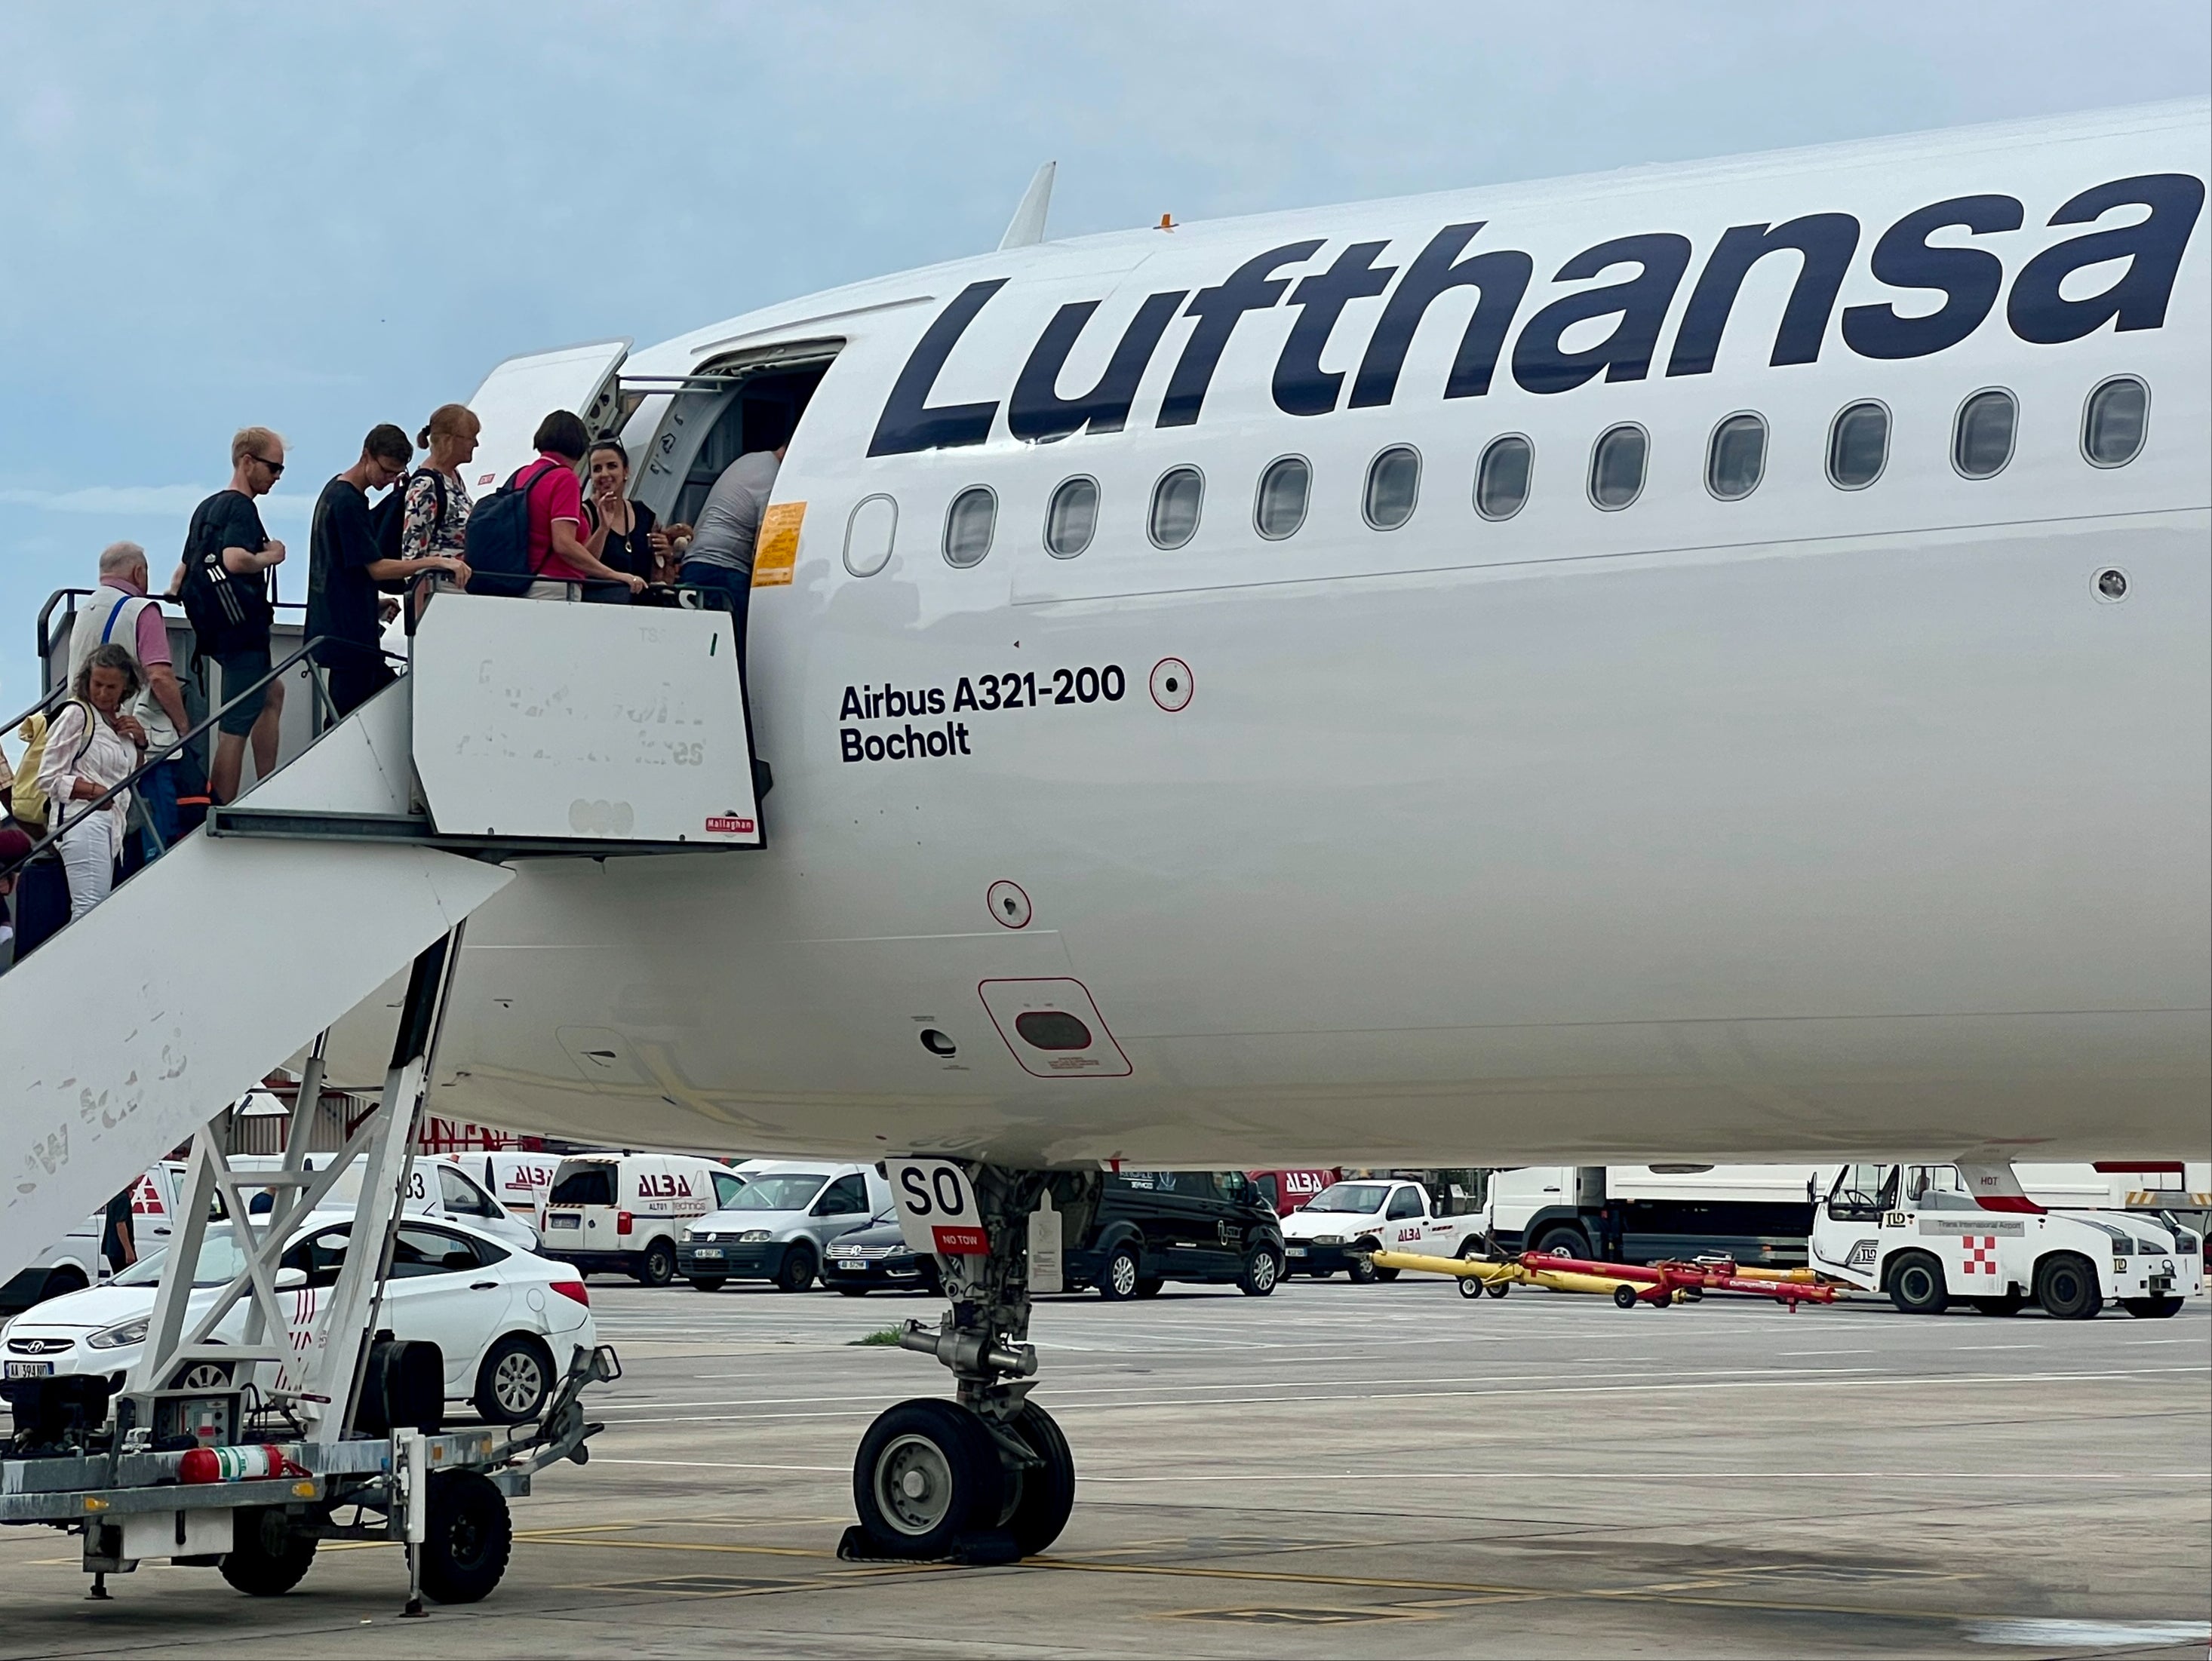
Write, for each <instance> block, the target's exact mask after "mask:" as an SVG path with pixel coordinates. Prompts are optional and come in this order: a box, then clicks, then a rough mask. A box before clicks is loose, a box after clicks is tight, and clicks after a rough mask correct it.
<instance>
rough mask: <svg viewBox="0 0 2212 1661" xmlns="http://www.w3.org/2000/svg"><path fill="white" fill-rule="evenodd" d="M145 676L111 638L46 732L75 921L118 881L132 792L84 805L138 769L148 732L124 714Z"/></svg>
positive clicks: (42, 770)
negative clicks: (118, 866)
mask: <svg viewBox="0 0 2212 1661" xmlns="http://www.w3.org/2000/svg"><path fill="white" fill-rule="evenodd" d="M145 679H146V677H145V675H144V674H143V672H142V671H141V670H140V669H139V667H138V660H137V658H134V657H132V656H131V653H130V652H129V651H128V650H127V649H126V648H125V647H123V646H118V645H116V644H115V642H114V641H112V640H110V641H108V642H106V644H105V645H102V646H95V647H94V648H93V651H92V655H91V656H90V657H88V658H86V659H85V660H84V667H83V668H82V669H81V670H78V671H77V676H76V684H75V685H74V686H72V687H71V688H70V694H71V695H70V700H69V701H68V702H67V703H65V704H64V705H63V706H61V709H60V710H59V711H58V712H57V713H56V714H55V716H54V718H53V721H52V724H50V725H49V726H48V727H47V729H46V754H45V755H41V756H40V758H39V788H40V789H41V790H43V791H46V801H47V802H48V803H49V804H50V806H49V808H48V809H47V817H48V819H49V821H51V823H52V828H53V829H55V830H56V831H58V832H59V833H60V840H59V844H58V846H60V848H61V855H62V870H64V873H66V874H67V876H68V877H69V892H70V921H71V922H72V923H74V922H75V921H76V919H77V918H80V917H82V916H83V915H84V914H85V913H86V912H88V911H90V910H91V909H92V908H93V907H94V906H97V905H98V904H99V903H100V901H101V900H105V899H106V898H107V894H108V891H109V890H110V889H111V888H113V887H114V886H115V862H116V859H117V858H118V856H119V855H120V854H121V853H122V852H123V834H124V824H125V820H126V819H128V818H129V816H130V813H131V792H130V791H127V790H126V791H118V792H117V793H116V795H115V797H114V798H113V799H112V800H111V801H109V802H107V803H105V804H103V805H102V806H100V807H99V808H96V809H95V808H91V807H88V806H84V805H82V804H83V803H90V802H93V801H95V800H97V799H98V798H99V797H101V796H103V795H105V794H106V792H107V791H109V790H110V789H112V787H113V786H115V785H119V784H121V783H122V782H123V781H124V780H125V779H128V778H129V777H130V776H131V773H134V772H136V771H137V767H138V763H139V761H141V760H142V759H143V756H144V755H145V752H146V729H145V728H143V727H142V726H140V725H139V724H138V722H137V718H134V717H132V716H131V715H127V714H125V713H124V712H123V706H124V705H125V704H126V703H128V702H129V701H130V700H131V698H133V697H134V696H136V695H137V691H138V688H140V687H141V686H142V685H143V684H144V683H145Z"/></svg>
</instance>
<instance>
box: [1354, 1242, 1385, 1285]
mask: <svg viewBox="0 0 2212 1661" xmlns="http://www.w3.org/2000/svg"><path fill="white" fill-rule="evenodd" d="M1381 1250H1382V1247H1380V1246H1377V1245H1376V1243H1375V1242H1374V1241H1373V1240H1362V1241H1360V1242H1359V1244H1358V1245H1357V1246H1353V1247H1352V1253H1353V1256H1352V1266H1351V1267H1350V1268H1349V1269H1347V1270H1346V1271H1345V1272H1346V1274H1348V1275H1350V1276H1352V1284H1353V1285H1355V1286H1372V1285H1374V1284H1375V1282H1376V1279H1377V1278H1378V1277H1379V1276H1380V1275H1381V1272H1382V1271H1381V1270H1377V1269H1376V1267H1375V1259H1374V1258H1373V1257H1372V1256H1370V1253H1372V1252H1379V1251H1381Z"/></svg>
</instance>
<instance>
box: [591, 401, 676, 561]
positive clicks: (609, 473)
mask: <svg viewBox="0 0 2212 1661" xmlns="http://www.w3.org/2000/svg"><path fill="white" fill-rule="evenodd" d="M586 466H587V468H588V470H589V472H590V477H591V486H592V493H591V495H590V496H589V497H588V498H587V499H586V501H585V503H584V530H585V536H584V546H585V547H586V548H588V549H591V550H592V553H593V554H594V555H597V556H598V557H599V560H600V561H601V562H602V563H604V564H605V566H606V567H608V568H609V569H611V570H613V571H618V572H620V573H623V575H624V576H626V577H642V578H643V579H645V580H646V581H647V583H648V584H650V583H673V582H674V581H675V580H676V575H675V573H676V570H677V568H678V561H677V560H676V558H675V556H674V555H673V554H672V553H671V550H670V549H669V545H668V538H667V536H665V534H664V533H663V532H662V530H661V529H660V527H659V524H656V523H655V522H654V520H653V510H652V509H651V508H650V507H648V506H646V505H645V504H644V503H643V502H634V501H632V500H630V499H629V451H627V450H625V449H623V446H622V443H621V441H620V440H619V439H594V440H593V441H592V451H591V455H590V456H589V458H587V460H586ZM592 598H593V599H596V600H615V601H627V600H628V599H629V594H628V593H627V592H625V591H623V590H620V589H594V590H593V591H592Z"/></svg>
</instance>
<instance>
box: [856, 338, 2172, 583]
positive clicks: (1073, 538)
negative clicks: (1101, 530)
mask: <svg viewBox="0 0 2212 1661" xmlns="http://www.w3.org/2000/svg"><path fill="white" fill-rule="evenodd" d="M2149 412H2150V391H2149V389H2148V387H2146V386H2145V385H2143V383H2142V381H2140V380H2138V379H2136V378H2134V377H2133V376H2130V375H2123V376H2118V377H2115V378H2114V379H2111V380H2107V381H2104V382H2102V383H2100V385H2097V386H2096V387H2094V388H2093V390H2092V391H2090V393H2089V396H2088V398H2087V401H2086V403H2084V405H2083V408H2082V415H2081V454H2082V458H2083V459H2084V460H2086V461H2087V462H2088V463H2089V464H2090V465H2091V466H2093V467H2124V466H2125V465H2126V464H2128V463H2130V462H2131V461H2133V460H2134V459H2135V458H2136V456H2137V455H2138V454H2139V453H2140V452H2142V446H2143V438H2144V435H2145V433H2146V431H2147V429H2148V415H2149ZM2018 416H2019V405H2018V403H2017V401H2016V400H2015V398H2014V397H2013V395H2012V394H2011V393H2010V392H2008V391H2003V390H2002V389H1991V390H1990V391H1981V392H1976V393H1974V394H1973V395H1972V397H1969V398H1967V399H1966V402H1965V403H1962V404H1960V406H1959V411H1958V415H1957V416H1956V417H1955V419H1954V421H1953V422H1952V431H1951V464H1952V465H1953V466H1954V468H1956V469H1957V470H1958V471H1959V473H1960V475H1961V476H1964V477H1966V478H1969V479H1986V478H1991V477H1994V476H1996V474H1998V473H2000V472H2002V471H2003V470H2004V467H2005V464H2007V463H2008V462H2009V461H2010V460H2011V459H2012V453H2013V435H2014V432H2015V427H2016V426H2017V424H2018ZM1889 429H1890V416H1889V409H1888V406H1887V405H1886V404H1882V403H1876V402H1875V401H1874V400H1872V399H1868V400H1864V401H1862V402H1860V403H1853V404H1849V405H1847V406H1845V407H1844V409H1842V410H1841V411H1839V412H1838V415H1837V416H1836V418H1835V420H1834V421H1832V422H1831V423H1830V424H1829V427H1828V444H1827V457H1826V472H1827V476H1828V482H1829V483H1831V484H1832V485H1834V486H1835V487H1836V488H1838V490H1863V489H1865V488H1867V487H1868V486H1869V485H1870V484H1872V483H1873V482H1875V480H1876V479H1878V478H1880V477H1881V474H1882V470H1884V468H1886V467H1887V465H1888V463H1889ZM1766 439H1767V427H1766V421H1765V417H1764V416H1762V415H1756V414H1753V413H1749V412H1746V413H1742V414H1738V415H1729V416H1728V417H1726V418H1725V419H1723V421H1721V422H1720V424H1719V425H1718V426H1717V427H1714V428H1713V431H1712V435H1711V438H1710V439H1708V440H1707V442H1706V445H1705V488H1706V489H1708V490H1709V491H1711V493H1712V494H1713V495H1714V496H1715V497H1716V498H1717V499H1718V500H1722V501H1741V500H1743V499H1744V498H1745V497H1747V496H1748V495H1750V494H1751V493H1752V492H1753V491H1754V490H1756V489H1758V488H1759V481H1760V480H1761V479H1762V478H1764V477H1765V473H1766ZM1650 448H1651V440H1650V434H1648V433H1646V432H1645V431H1644V428H1643V427H1638V426H1637V425H1636V424H1634V423H1633V422H1624V423H1622V424H1621V425H1620V426H1618V427H1608V428H1607V430H1606V431H1605V432H1603V433H1600V434H1599V435H1598V439H1597V442H1596V443H1595V444H1594V445H1592V446H1590V459H1589V478H1588V489H1589V500H1590V502H1591V505H1592V506H1595V507H1598V508H1601V509H1603V510H1605V511H1606V512H1618V511H1619V510H1620V509H1621V508H1624V507H1626V506H1629V505H1630V504H1632V502H1634V501H1635V500H1636V499H1637V498H1638V496H1640V495H1642V494H1644V475H1645V471H1646V466H1647V464H1648V462H1649V460H1650ZM1535 462H1536V452H1535V447H1534V445H1532V444H1531V443H1530V442H1529V440H1528V439H1527V438H1525V437H1523V436H1522V435H1521V434H1520V433H1506V434H1505V435H1504V436H1503V437H1500V438H1496V439H1492V440H1491V441H1490V443H1489V444H1488V445H1487V446H1485V447H1484V449H1483V452H1482V455H1481V458H1480V460H1479V461H1477V463H1476V464H1475V470H1474V511H1475V512H1477V513H1479V514H1480V515H1481V516H1482V517H1483V518H1486V519H1491V520H1498V519H1510V518H1512V517H1513V516H1514V515H1515V514H1516V513H1518V512H1520V511H1521V509H1522V506H1525V505H1526V504H1527V502H1528V490H1529V484H1530V482H1531V480H1532V478H1533V477H1534V472H1535ZM1312 488H1313V468H1312V466H1311V464H1309V463H1308V462H1307V461H1306V459H1305V458H1304V457H1302V456H1283V457H1280V458H1277V459H1276V460H1274V461H1272V462H1269V463H1268V464H1267V466H1266V468H1265V469H1263V470H1261V474H1260V483H1259V488H1258V489H1257V490H1256V491H1255V494H1254V497H1253V504H1252V524H1253V529H1254V530H1256V531H1258V533H1259V534H1260V536H1262V537H1263V538H1265V539H1266V540H1267V541H1269V542H1281V541H1283V540H1284V539H1285V538H1286V537H1289V536H1295V535H1297V532H1298V530H1299V529H1300V528H1301V527H1302V526H1303V525H1304V524H1305V519H1306V505H1307V501H1308V500H1309V498H1310V495H1311V494H1312ZM1420 490H1421V454H1420V452H1419V451H1418V450H1416V449H1414V448H1413V446H1410V445H1403V444H1396V445H1392V446H1389V448H1388V449H1385V450H1383V452H1381V453H1379V454H1378V455H1376V458H1374V460H1372V461H1371V462H1370V463H1369V464H1368V466H1367V480H1366V484H1365V488H1364V490H1363V491H1362V493H1361V497H1360V516H1361V518H1364V520H1365V521H1366V523H1367V524H1368V526H1369V528H1370V529H1371V530H1396V529H1398V527H1399V526H1401V525H1402V524H1405V523H1406V522H1407V520H1409V519H1411V518H1413V509H1414V507H1415V506H1416V505H1417V504H1418V503H1419V500H1420ZM1205 499H1206V479H1205V476H1204V475H1203V474H1201V473H1200V471H1199V470H1198V469H1196V468H1195V467H1189V466H1177V467H1171V468H1170V469H1169V470H1167V471H1166V472H1165V473H1163V474H1162V475H1161V476H1159V479H1158V482H1155V483H1154V484H1153V486H1152V506H1151V507H1150V510H1149V511H1148V512H1147V513H1146V522H1145V531H1146V536H1148V537H1150V538H1151V541H1152V545H1153V546H1154V547H1155V548H1160V549H1178V548H1181V547H1182V546H1183V545H1184V544H1185V543H1188V542H1189V541H1190V539H1191V538H1192V537H1193V536H1195V535H1196V534H1197V533H1198V519H1199V512H1200V508H1201V506H1203V505H1204V502H1205ZM1098 509H1099V490H1098V481H1097V480H1096V479H1094V478H1091V477H1090V476H1088V475H1080V474H1079V475H1078V476H1075V477H1073V478H1070V479H1064V480H1062V481H1061V482H1060V484H1059V485H1058V486H1057V487H1056V488H1054V491H1053V493H1052V500H1051V501H1050V503H1049V504H1048V506H1047V508H1046V510H1045V523H1044V545H1045V551H1046V552H1047V553H1048V554H1050V555H1052V556H1053V557H1054V559H1060V560H1072V559H1073V558H1075V557H1076V555H1079V554H1080V553H1082V552H1083V551H1084V549H1087V548H1089V547H1090V546H1091V538H1092V537H1093V536H1096V535H1097V530H1098ZM998 516H999V499H998V496H997V494H996V493H995V492H994V491H993V490H992V489H991V488H990V487H989V486H987V485H980V484H978V485H970V486H969V488H967V489H965V490H963V491H962V492H961V493H960V494H958V495H957V496H955V497H954V498H953V499H952V505H951V507H950V508H948V509H947V510H946V512H945V543H944V548H945V561H946V562H947V563H948V564H950V565H953V566H957V567H963V568H964V567H969V566H974V565H979V564H981V562H982V560H983V557H984V555H987V554H988V553H989V552H990V551H991V543H992V538H993V536H994V533H995V530H996V527H997V524H998ZM897 522H898V510H897V507H896V505H895V504H894V503H893V502H892V500H891V499H890V497H889V496H871V497H869V498H868V499H867V500H866V501H864V502H862V503H861V504H860V506H858V507H856V508H854V510H853V517H852V519H851V521H850V522H849V523H848V526H847V529H846V534H845V565H846V568H847V569H848V570H849V571H851V572H852V573H853V574H854V576H856V577H868V576H873V575H874V574H875V573H877V572H878V571H880V570H882V569H883V568H884V566H885V565H886V564H888V563H889V562H890V551H891V539H892V535H893V533H894V531H895V530H896V526H897Z"/></svg>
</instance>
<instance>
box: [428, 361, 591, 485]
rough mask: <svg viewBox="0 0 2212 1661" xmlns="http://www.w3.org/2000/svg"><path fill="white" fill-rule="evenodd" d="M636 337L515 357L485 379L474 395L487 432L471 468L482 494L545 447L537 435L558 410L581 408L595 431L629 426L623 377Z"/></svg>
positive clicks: (475, 407) (469, 471) (471, 403)
mask: <svg viewBox="0 0 2212 1661" xmlns="http://www.w3.org/2000/svg"><path fill="white" fill-rule="evenodd" d="M629 347H630V343H629V341H628V340H599V341H592V342H590V343H586V344H585V345H582V346H564V347H562V348H561V349H559V350H558V351H554V352H532V353H529V354H527V355H525V356H522V357H515V358H509V359H507V361H506V362H504V363H502V364H501V365H499V366H498V367H496V368H495V369H494V370H493V371H492V372H491V373H489V375H486V376H485V377H484V379H483V385H481V386H479V387H477V390H476V396H475V397H472V398H471V399H470V400H469V408H470V409H473V410H475V411H476V414H477V420H478V421H482V422H483V435H482V437H481V438H479V439H478V440H477V453H476V458H475V459H474V460H473V461H471V462H470V463H469V464H468V466H467V468H466V470H465V471H464V473H463V477H464V478H465V479H466V480H467V482H468V487H469V494H470V495H471V496H473V497H475V498H477V500H483V498H484V497H485V496H487V495H489V494H490V493H491V492H492V491H493V490H495V489H496V488H498V487H499V486H501V485H502V484H504V483H506V482H507V479H508V478H509V477H511V476H513V473H514V470H515V469H517V468H518V467H520V466H521V465H522V464H524V463H525V462H526V461H528V460H529V459H530V458H532V456H535V455H536V454H537V453H538V452H537V450H536V448H535V447H534V446H532V444H531V442H530V438H531V434H532V433H535V432H536V431H537V430H538V422H539V421H543V420H544V419H545V417H546V416H547V415H549V414H550V413H551V412H552V411H554V410H556V409H573V410H574V411H575V412H576V413H577V414H578V415H581V416H582V417H583V418H584V426H585V427H586V429H588V430H589V431H590V432H591V433H593V434H594V435H596V434H598V433H609V432H612V431H613V430H614V429H615V428H616V427H618V426H619V425H621V417H622V411H621V409H620V404H621V400H622V389H621V386H620V385H619V384H618V383H617V380H616V379H615V377H616V374H617V372H618V371H619V370H620V369H621V368H622V366H623V359H625V358H627V357H628V356H629Z"/></svg>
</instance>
